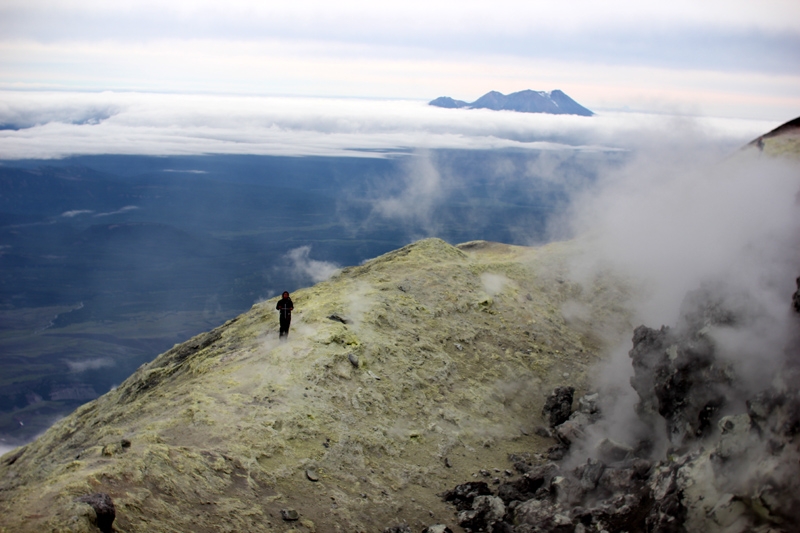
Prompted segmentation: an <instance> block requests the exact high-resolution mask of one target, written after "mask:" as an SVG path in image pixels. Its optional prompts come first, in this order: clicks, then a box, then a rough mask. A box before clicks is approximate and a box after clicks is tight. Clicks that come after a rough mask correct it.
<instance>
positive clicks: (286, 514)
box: [281, 509, 300, 522]
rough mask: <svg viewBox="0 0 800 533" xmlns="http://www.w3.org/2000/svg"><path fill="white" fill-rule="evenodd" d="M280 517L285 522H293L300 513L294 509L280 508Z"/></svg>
mask: <svg viewBox="0 0 800 533" xmlns="http://www.w3.org/2000/svg"><path fill="white" fill-rule="evenodd" d="M281 518H283V519H284V520H286V521H287V522H293V521H295V520H299V519H300V514H299V513H298V512H297V511H295V510H294V509H281Z"/></svg>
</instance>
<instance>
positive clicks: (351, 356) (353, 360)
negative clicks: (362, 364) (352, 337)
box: [347, 353, 358, 368]
mask: <svg viewBox="0 0 800 533" xmlns="http://www.w3.org/2000/svg"><path fill="white" fill-rule="evenodd" d="M347 360H348V361H350V364H351V365H353V366H354V367H356V368H358V356H357V355H356V354H354V353H350V354H347Z"/></svg>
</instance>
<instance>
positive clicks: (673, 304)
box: [572, 132, 800, 441]
mask: <svg viewBox="0 0 800 533" xmlns="http://www.w3.org/2000/svg"><path fill="white" fill-rule="evenodd" d="M695 134H696V132H695V133H694V134H693V135H695ZM702 145H703V143H701V146H702ZM696 146H697V145H694V144H693V143H686V144H684V145H682V146H681V145H673V146H667V147H663V146H659V145H653V146H650V147H648V148H647V149H645V150H642V151H641V152H640V153H639V154H638V155H637V157H635V158H634V159H633V160H632V161H631V163H630V164H628V165H627V166H626V167H624V168H623V169H621V170H620V171H618V172H616V173H614V174H608V175H606V176H604V177H603V178H602V179H601V180H600V181H599V183H598V186H597V187H596V188H594V189H592V190H590V191H588V192H586V193H585V194H583V195H582V197H580V198H578V199H576V202H575V204H574V207H573V213H572V215H573V218H572V224H573V225H572V230H573V231H574V232H575V233H576V234H577V235H579V238H580V239H581V240H582V241H583V243H584V244H585V250H586V251H585V253H584V255H583V257H582V258H581V259H580V260H579V261H576V262H575V263H574V264H573V276H574V277H575V279H576V280H579V281H582V280H586V279H588V277H591V276H593V275H594V274H595V273H596V272H597V271H598V270H602V269H608V268H611V269H612V270H614V271H616V272H621V273H624V274H625V275H627V276H628V277H629V279H630V280H632V281H633V282H635V283H636V284H637V286H639V287H641V288H642V292H641V294H640V295H639V297H638V299H637V301H635V302H634V308H635V309H634V313H635V318H634V320H635V324H634V325H638V324H644V325H646V326H648V327H651V328H654V329H658V328H659V327H661V326H662V325H667V326H675V325H676V324H678V323H679V314H680V313H679V312H680V306H681V303H682V301H683V300H684V297H685V296H686V294H687V292H688V291H693V290H696V289H699V288H701V287H703V288H704V289H705V290H710V291H711V293H712V295H713V297H714V298H717V299H718V300H719V301H722V302H726V304H727V305H730V306H732V307H733V308H734V309H737V310H740V311H742V312H743V317H742V318H743V320H742V321H740V322H739V323H737V324H736V327H735V328H733V327H715V328H712V329H711V330H710V331H709V335H710V338H712V339H713V340H714V342H715V348H716V354H717V356H718V357H719V358H720V359H722V360H724V361H727V362H728V363H730V364H731V365H732V366H733V368H734V369H735V371H736V374H737V377H738V380H739V382H738V384H737V387H738V388H737V389H736V390H734V389H731V390H729V391H727V394H728V400H729V401H730V402H731V403H735V402H737V401H738V402H739V403H741V402H742V401H743V400H744V399H745V398H743V397H740V398H736V397H733V396H734V395H742V396H746V395H749V394H753V393H755V392H757V391H759V390H762V389H764V388H766V387H767V386H769V385H770V383H771V381H772V380H773V379H774V378H775V377H776V376H777V375H778V374H779V372H780V369H781V368H782V365H783V364H784V363H785V356H786V352H787V346H788V345H789V344H790V343H791V342H792V341H791V339H792V336H793V335H794V333H793V331H794V330H795V329H796V327H797V326H796V323H797V318H796V317H793V316H791V311H790V301H791V295H792V293H793V292H794V290H795V278H796V277H797V276H798V275H800V204H799V203H798V191H800V172H798V163H797V162H796V161H792V160H781V159H770V158H767V157H764V156H762V155H761V154H760V153H758V152H757V151H756V150H750V151H747V150H745V151H740V152H737V153H735V154H733V155H731V156H729V157H727V158H725V159H723V160H719V159H718V158H717V155H716V154H715V153H713V152H712V153H709V152H708V151H706V150H698V149H697V148H696ZM631 335H632V332H630V334H629V336H628V337H627V338H626V339H620V343H619V346H618V347H617V348H616V349H614V350H613V351H612V354H611V358H610V361H609V362H608V363H607V365H606V366H605V367H604V368H602V369H600V371H599V372H598V380H597V383H596V386H597V387H598V388H600V389H601V390H604V391H605V392H606V393H607V394H606V399H607V400H608V401H609V402H610V403H609V404H608V405H606V406H604V408H605V411H606V416H605V418H604V422H603V423H602V424H599V425H598V427H597V428H594V431H598V430H600V431H601V432H602V433H603V434H602V435H595V438H602V437H603V436H611V437H612V438H616V439H619V440H623V439H625V438H626V437H627V438H629V439H630V440H631V441H634V440H636V438H637V437H638V436H641V435H640V434H638V435H637V434H636V432H637V431H638V432H640V431H642V430H644V429H643V428H642V427H641V425H640V424H639V423H638V420H637V418H636V416H635V414H634V412H633V405H634V404H635V403H636V401H637V400H638V398H637V397H636V393H635V392H634V391H633V389H632V388H631V387H630V384H629V378H630V376H631V375H632V373H633V371H632V368H631V360H630V358H629V357H628V351H629V350H630V349H631V342H630V336H631ZM651 437H654V438H656V439H658V438H659V436H658V435H651Z"/></svg>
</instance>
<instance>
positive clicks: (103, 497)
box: [76, 492, 117, 533]
mask: <svg viewBox="0 0 800 533" xmlns="http://www.w3.org/2000/svg"><path fill="white" fill-rule="evenodd" d="M76 501H78V502H81V503H86V504H88V505H89V506H91V508H92V509H94V514H95V517H96V518H95V525H96V526H97V529H99V530H100V531H102V532H103V533H111V531H113V529H112V524H113V523H114V519H115V518H116V517H117V510H116V509H115V508H114V501H113V500H112V499H111V496H109V495H108V494H106V493H104V492H97V493H95V494H87V495H85V496H81V497H80V498H77V499H76Z"/></svg>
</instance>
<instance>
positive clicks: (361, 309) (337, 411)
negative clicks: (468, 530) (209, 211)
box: [0, 239, 631, 532]
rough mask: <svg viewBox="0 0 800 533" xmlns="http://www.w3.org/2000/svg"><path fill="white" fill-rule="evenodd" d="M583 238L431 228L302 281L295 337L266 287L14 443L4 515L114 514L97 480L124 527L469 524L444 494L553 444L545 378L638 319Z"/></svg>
mask: <svg viewBox="0 0 800 533" xmlns="http://www.w3.org/2000/svg"><path fill="white" fill-rule="evenodd" d="M574 252H575V246H574V245H573V244H570V243H555V244H550V245H547V246H544V247H542V248H535V249H534V248H524V247H516V246H507V245H501V244H494V243H485V242H473V243H466V244H464V245H460V246H459V247H453V246H450V245H448V244H446V243H444V242H443V241H441V240H437V239H428V240H424V241H420V242H418V243H415V244H412V245H409V246H406V247H404V248H402V249H400V250H397V251H394V252H391V253H389V254H386V255H384V256H381V257H378V258H376V259H374V260H372V261H370V262H367V263H365V264H363V265H361V266H357V267H352V268H348V269H345V270H344V271H342V272H341V273H339V274H338V275H336V276H334V277H333V278H331V279H330V280H328V281H326V282H323V283H320V284H318V285H316V286H314V287H310V288H307V289H303V290H300V291H297V292H296V293H294V294H293V295H292V298H293V300H294V304H295V316H294V318H293V324H292V331H291V333H290V337H289V340H288V341H287V342H280V341H279V340H278V338H277V330H278V317H277V314H276V312H275V310H274V306H275V301H274V300H270V301H266V302H263V303H259V304H256V305H254V306H253V308H252V309H251V310H250V311H249V312H247V313H245V314H243V315H241V316H239V317H237V318H235V319H233V320H231V321H229V322H227V323H226V324H224V325H222V326H220V327H219V328H216V329H214V330H212V331H210V332H207V333H205V334H202V335H199V336H197V337H195V338H193V339H191V340H189V341H188V342H186V343H183V344H181V345H177V346H175V347H174V348H173V349H172V350H170V351H168V352H166V353H164V354H162V355H161V356H159V357H158V358H157V359H155V360H154V361H153V362H151V363H149V364H147V365H144V366H143V367H141V368H140V369H139V370H138V371H137V372H136V373H135V374H134V375H133V376H131V378H129V379H128V380H127V381H126V382H125V383H123V384H122V385H121V386H120V387H119V388H117V389H116V390H114V391H112V392H110V393H108V394H106V395H104V396H103V397H101V398H99V399H97V400H95V401H93V402H91V403H88V404H86V405H84V406H83V407H81V408H79V409H78V410H77V411H76V412H74V413H73V414H72V415H70V416H69V417H67V418H65V419H63V420H61V421H59V422H58V423H56V424H55V425H54V426H53V427H52V428H51V429H50V430H49V431H47V432H46V433H45V434H44V435H43V436H41V437H40V438H39V439H38V440H36V441H34V442H32V443H30V444H28V445H26V446H23V447H21V448H18V449H17V450H14V451H12V452H11V453H9V454H6V455H5V456H4V457H3V458H2V460H0V531H20V532H23V531H37V532H39V531H76V532H77V531H98V529H97V526H96V525H93V524H98V523H99V522H98V520H97V518H95V514H96V513H95V511H93V510H92V507H91V506H90V505H89V504H87V503H85V502H81V501H79V498H82V497H83V498H84V499H86V498H85V497H86V496H88V495H92V494H98V493H102V494H107V495H109V496H110V497H111V498H112V500H113V503H114V507H115V509H116V520H115V522H114V526H113V527H114V528H115V529H116V530H118V531H125V532H135V531H148V532H153V531H193V532H204V531H208V532H212V531H214V532H216V531H290V530H292V531H318V532H327V531H331V532H332V531H348V532H353V531H380V530H382V529H383V528H384V527H386V526H387V525H390V524H393V523H400V522H407V523H408V524H410V525H412V526H413V527H414V528H415V529H417V528H421V527H422V526H424V525H429V524H434V523H442V524H449V525H450V526H451V527H453V528H454V529H457V526H455V518H454V515H453V511H452V509H451V508H450V507H449V506H447V505H446V504H444V503H443V502H442V501H441V499H440V497H439V496H438V494H441V493H442V492H443V491H445V490H446V489H448V488H450V487H452V486H453V485H454V483H457V482H460V481H461V480H463V479H465V478H469V477H471V476H473V475H476V474H477V473H478V472H479V470H480V469H481V468H485V467H486V466H487V465H494V466H495V467H496V468H497V469H498V472H502V471H503V469H506V468H509V460H508V455H509V454H510V453H521V452H531V453H535V452H537V451H541V452H543V451H544V450H545V449H546V448H547V447H548V446H550V445H551V444H552V440H550V439H545V438H542V437H540V436H537V435H536V434H535V433H534V431H533V430H534V429H535V428H536V427H537V426H538V425H541V424H543V420H542V418H541V411H542V405H543V404H544V401H545V398H546V395H547V394H548V393H549V392H550V391H551V390H552V389H553V387H554V386H557V385H562V384H565V383H568V384H569V385H571V386H573V387H575V388H576V389H577V390H578V394H581V393H583V392H585V391H586V388H587V386H588V381H589V378H588V377H587V369H588V368H589V367H590V365H591V364H593V363H595V362H596V361H597V358H598V354H599V353H600V350H601V340H600V339H599V338H598V337H596V336H594V334H593V333H592V331H599V330H600V329H609V328H611V329H616V330H620V331H622V330H629V329H630V326H631V325H630V324H629V323H627V321H626V314H625V303H626V301H627V296H628V293H627V291H628V289H627V288H626V287H625V286H624V284H622V283H621V282H619V281H616V280H613V279H611V278H608V279H597V280H595V282H594V284H593V285H592V286H580V285H577V284H574V283H570V282H566V281H564V279H566V276H565V275H563V270H564V269H565V268H566V266H565V265H566V261H567V260H568V259H569V257H570V256H571V254H573V253H574ZM496 475H498V476H502V475H503V474H502V473H498V474H496ZM281 511H284V512H283V514H282V513H281ZM290 511H294V512H296V515H295V514H294V513H292V512H290ZM295 518H296V519H295ZM101 529H102V527H101Z"/></svg>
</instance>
